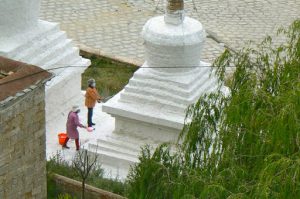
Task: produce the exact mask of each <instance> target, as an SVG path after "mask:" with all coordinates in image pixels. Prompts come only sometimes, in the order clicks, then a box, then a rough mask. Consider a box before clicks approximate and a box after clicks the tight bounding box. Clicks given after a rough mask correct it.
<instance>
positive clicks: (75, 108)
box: [72, 105, 80, 112]
mask: <svg viewBox="0 0 300 199" xmlns="http://www.w3.org/2000/svg"><path fill="white" fill-rule="evenodd" d="M79 110H80V109H79V106H77V105H74V106H72V111H73V112H77V111H79Z"/></svg>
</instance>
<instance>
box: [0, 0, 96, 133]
mask: <svg viewBox="0 0 300 199" xmlns="http://www.w3.org/2000/svg"><path fill="white" fill-rule="evenodd" d="M0 5H1V6H0V55H2V56H4V57H8V58H11V59H14V60H17V61H22V62H25V63H28V64H33V65H36V66H39V67H41V68H43V69H46V70H48V71H49V72H52V73H53V74H55V77H53V78H52V80H51V81H49V82H47V84H46V121H47V126H46V130H47V131H48V125H51V124H50V121H52V119H53V118H56V117H59V116H58V115H57V111H56V110H66V107H65V104H66V103H71V104H72V100H74V98H75V97H76V96H78V95H79V93H80V91H81V90H80V85H81V76H80V75H81V73H82V72H83V71H84V70H85V69H86V67H87V66H89V65H90V60H87V59H83V58H82V57H81V56H79V49H78V48H77V47H76V46H75V45H74V44H73V42H72V40H70V39H68V38H67V35H66V33H65V32H64V31H61V30H60V29H59V25H58V24H57V23H50V22H47V21H43V20H39V19H38V16H39V8H40V7H39V6H40V0H0ZM70 66H71V67H70Z"/></svg>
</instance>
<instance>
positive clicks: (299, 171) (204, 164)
mask: <svg viewBox="0 0 300 199" xmlns="http://www.w3.org/2000/svg"><path fill="white" fill-rule="evenodd" d="M279 34H283V35H285V37H286V43H283V44H279V45H277V46H275V45H274V43H273V41H272V38H270V37H267V38H266V39H265V40H264V41H263V42H262V43H261V44H259V45H258V46H254V45H253V44H250V46H249V47H246V48H243V49H241V50H240V51H239V52H237V53H232V52H230V51H228V50H226V51H225V52H224V53H223V54H222V55H221V56H220V57H219V58H218V59H217V60H216V62H215V64H214V65H216V66H217V70H216V71H217V72H216V75H217V76H218V77H219V80H220V81H219V83H220V84H219V87H220V88H221V87H222V86H223V83H222V82H224V81H225V77H226V75H225V71H226V70H225V68H226V67H228V66H232V65H234V66H235V67H236V70H235V72H234V74H233V76H232V78H231V79H230V81H228V88H229V90H230V93H229V94H224V93H223V92H221V91H218V92H216V93H212V94H205V95H203V96H201V97H200V99H199V100H198V101H197V102H196V103H195V104H194V105H191V106H190V107H189V108H188V110H187V114H186V120H185V126H184V128H183V130H182V132H181V134H180V136H179V141H178V143H180V145H178V152H177V153H175V154H173V153H171V150H170V149H169V148H170V147H168V145H162V146H161V147H160V148H158V149H157V150H156V151H155V152H154V153H153V154H151V153H150V151H149V149H147V148H144V149H143V151H142V155H141V156H140V160H141V162H140V163H139V164H138V165H136V166H135V167H134V168H133V169H132V170H131V172H130V174H129V178H128V183H129V185H130V186H129V189H128V196H129V198H300V150H299V149H300V20H296V21H295V22H294V23H293V24H292V25H291V26H290V27H289V28H288V29H287V30H283V29H281V30H279Z"/></svg>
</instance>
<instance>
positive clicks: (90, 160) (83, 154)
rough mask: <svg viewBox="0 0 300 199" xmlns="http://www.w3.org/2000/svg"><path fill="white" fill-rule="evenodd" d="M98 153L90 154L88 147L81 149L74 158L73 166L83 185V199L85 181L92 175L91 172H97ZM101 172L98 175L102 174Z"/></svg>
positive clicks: (82, 195) (82, 198)
mask: <svg viewBox="0 0 300 199" xmlns="http://www.w3.org/2000/svg"><path fill="white" fill-rule="evenodd" d="M97 159H98V155H97V154H94V155H92V154H89V153H88V151H87V150H86V149H82V150H79V151H78V152H77V153H76V155H75V157H74V159H73V160H72V168H73V169H74V171H75V172H76V173H77V175H78V176H79V177H80V178H81V182H82V186H81V189H82V190H81V199H85V183H86V181H87V179H88V178H89V177H90V174H91V172H93V171H94V172H95V171H96V172H97V171H98V170H97V169H96V166H97ZM100 174H101V173H99V174H98V175H100Z"/></svg>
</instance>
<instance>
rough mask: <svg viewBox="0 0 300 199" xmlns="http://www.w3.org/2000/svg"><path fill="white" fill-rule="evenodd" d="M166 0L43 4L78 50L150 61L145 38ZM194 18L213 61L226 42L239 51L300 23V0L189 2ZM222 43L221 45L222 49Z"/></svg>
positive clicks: (86, 0)
mask: <svg viewBox="0 0 300 199" xmlns="http://www.w3.org/2000/svg"><path fill="white" fill-rule="evenodd" d="M163 2H164V0H42V5H41V18H42V19H45V20H48V21H54V22H59V23H60V24H61V29H62V30H65V31H66V32H67V34H68V36H69V37H70V38H72V39H74V40H75V41H76V42H77V44H78V45H81V46H87V47H90V48H91V49H94V50H97V51H99V52H101V53H103V54H107V55H109V56H117V57H123V58H125V59H132V60H135V61H138V62H143V60H144V49H143V41H142V38H141V37H140V32H141V30H142V27H143V25H144V24H145V22H146V21H147V20H148V19H149V18H151V17H153V16H157V15H162V13H163V10H164V5H163V4H164V3H163ZM185 9H186V12H187V15H188V16H192V17H194V18H197V19H198V20H199V21H201V23H202V24H203V25H204V27H205V29H206V30H207V32H208V33H209V34H210V35H212V36H213V37H214V39H211V38H208V39H207V41H206V45H205V48H204V51H203V55H202V59H203V60H205V61H212V60H213V59H214V58H215V57H216V56H218V55H219V54H220V53H221V52H222V50H223V46H222V43H225V44H226V45H228V46H230V47H231V48H234V49H237V48H239V47H241V46H242V45H243V43H244V42H245V41H248V40H253V41H255V42H258V41H261V40H262V38H264V37H265V35H266V34H270V35H274V33H275V32H276V30H277V28H278V27H280V26H282V25H284V26H286V25H288V24H290V23H291V22H292V21H293V20H294V19H296V18H300V1H299V0H185ZM220 43H221V44H220Z"/></svg>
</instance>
